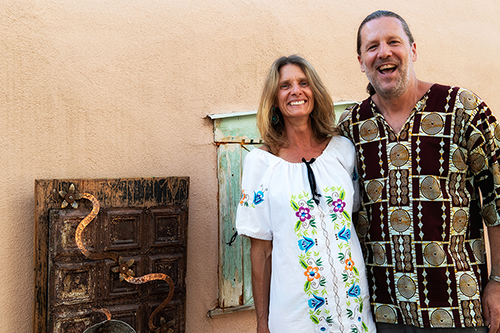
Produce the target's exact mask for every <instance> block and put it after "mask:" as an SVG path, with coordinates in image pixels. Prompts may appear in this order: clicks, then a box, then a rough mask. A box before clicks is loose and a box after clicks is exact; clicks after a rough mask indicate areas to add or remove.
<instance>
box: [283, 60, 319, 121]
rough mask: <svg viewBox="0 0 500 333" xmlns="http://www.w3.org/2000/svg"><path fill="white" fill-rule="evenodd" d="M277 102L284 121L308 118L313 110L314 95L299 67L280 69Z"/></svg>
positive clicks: (291, 65)
mask: <svg viewBox="0 0 500 333" xmlns="http://www.w3.org/2000/svg"><path fill="white" fill-rule="evenodd" d="M279 73H280V80H279V85H278V96H277V102H278V105H277V106H278V107H279V109H280V111H281V114H282V115H283V118H284V119H287V118H288V119H289V118H300V117H309V114H310V113H311V112H312V110H313V109H314V94H313V91H312V89H311V87H310V86H309V80H308V79H307V76H306V75H305V74H304V72H303V71H302V69H301V68H300V66H298V65H294V64H288V65H285V66H283V67H281V69H280V71H279Z"/></svg>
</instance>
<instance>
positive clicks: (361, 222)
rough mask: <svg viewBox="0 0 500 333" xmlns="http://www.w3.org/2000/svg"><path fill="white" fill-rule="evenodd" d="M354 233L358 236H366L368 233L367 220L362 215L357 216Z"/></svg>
mask: <svg viewBox="0 0 500 333" xmlns="http://www.w3.org/2000/svg"><path fill="white" fill-rule="evenodd" d="M356 232H357V233H358V235H359V236H366V234H367V233H368V220H367V219H366V218H365V216H364V215H358V224H357V225H356Z"/></svg>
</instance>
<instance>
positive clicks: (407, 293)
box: [398, 275, 417, 299]
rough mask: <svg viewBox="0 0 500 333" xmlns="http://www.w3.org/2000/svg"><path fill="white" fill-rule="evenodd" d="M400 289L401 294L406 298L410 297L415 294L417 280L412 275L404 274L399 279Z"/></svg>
mask: <svg viewBox="0 0 500 333" xmlns="http://www.w3.org/2000/svg"><path fill="white" fill-rule="evenodd" d="M398 290H399V293H400V294H401V296H403V297H404V298H406V299H410V298H412V297H413V295H415V291H416V290H417V287H416V285H415V282H414V281H413V280H412V279H411V278H410V277H408V276H406V275H403V276H402V277H400V278H399V280H398Z"/></svg>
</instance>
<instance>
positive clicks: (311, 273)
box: [304, 266, 321, 282]
mask: <svg viewBox="0 0 500 333" xmlns="http://www.w3.org/2000/svg"><path fill="white" fill-rule="evenodd" d="M318 270H319V268H318V267H312V266H309V267H307V270H306V271H305V272H304V275H305V276H307V280H308V281H309V282H310V281H313V280H314V279H319V278H320V277H321V274H319V273H318Z"/></svg>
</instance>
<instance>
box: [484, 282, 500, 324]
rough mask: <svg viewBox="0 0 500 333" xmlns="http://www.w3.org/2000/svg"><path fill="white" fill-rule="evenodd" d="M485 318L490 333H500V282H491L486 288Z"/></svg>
mask: <svg viewBox="0 0 500 333" xmlns="http://www.w3.org/2000/svg"><path fill="white" fill-rule="evenodd" d="M483 317H484V323H485V325H486V326H490V330H489V331H488V333H500V282H496V281H493V280H490V281H489V282H488V284H487V285H486V287H485V288H484V291H483Z"/></svg>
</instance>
